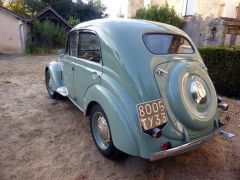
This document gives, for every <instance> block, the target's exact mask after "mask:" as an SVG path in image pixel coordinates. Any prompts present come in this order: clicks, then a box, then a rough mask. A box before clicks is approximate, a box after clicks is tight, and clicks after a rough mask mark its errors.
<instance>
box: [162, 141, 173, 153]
mask: <svg viewBox="0 0 240 180" xmlns="http://www.w3.org/2000/svg"><path fill="white" fill-rule="evenodd" d="M161 147H162V150H163V151H165V150H168V149H171V148H172V143H171V142H169V141H168V142H166V143H163V144H162V145H161Z"/></svg>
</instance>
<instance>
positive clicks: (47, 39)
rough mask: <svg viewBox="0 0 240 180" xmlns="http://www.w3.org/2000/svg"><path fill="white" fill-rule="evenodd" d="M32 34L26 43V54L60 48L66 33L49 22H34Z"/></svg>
mask: <svg viewBox="0 0 240 180" xmlns="http://www.w3.org/2000/svg"><path fill="white" fill-rule="evenodd" d="M32 29H33V34H32V35H30V36H29V37H28V39H27V41H26V52H27V53H38V52H39V51H40V52H42V51H44V50H50V49H56V48H61V47H63V46H64V44H65V38H66V35H67V31H66V30H65V29H64V28H63V27H60V26H59V25H56V24H54V23H53V22H50V21H43V22H40V21H34V22H33V25H32Z"/></svg>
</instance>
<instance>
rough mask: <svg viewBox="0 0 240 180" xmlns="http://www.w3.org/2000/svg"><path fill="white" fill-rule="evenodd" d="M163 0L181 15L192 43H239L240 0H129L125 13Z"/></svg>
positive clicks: (202, 44)
mask: <svg viewBox="0 0 240 180" xmlns="http://www.w3.org/2000/svg"><path fill="white" fill-rule="evenodd" d="M165 1H167V2H168V4H169V5H170V6H171V7H173V8H174V9H175V10H176V12H177V14H178V15H179V16H181V17H182V18H184V20H185V25H184V28H183V30H184V31H185V32H186V33H187V34H188V35H189V36H190V37H191V38H192V39H193V41H194V42H195V44H196V45H198V46H207V45H213V46H218V45H240V0H129V3H128V17H131V16H132V15H134V14H135V12H136V10H137V9H138V8H140V7H146V8H147V7H148V5H162V4H164V3H165Z"/></svg>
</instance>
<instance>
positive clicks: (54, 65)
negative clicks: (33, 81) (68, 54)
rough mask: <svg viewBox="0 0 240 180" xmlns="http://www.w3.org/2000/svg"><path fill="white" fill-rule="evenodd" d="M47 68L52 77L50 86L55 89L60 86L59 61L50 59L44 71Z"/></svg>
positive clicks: (60, 72)
mask: <svg viewBox="0 0 240 180" xmlns="http://www.w3.org/2000/svg"><path fill="white" fill-rule="evenodd" d="M47 70H49V72H50V75H51V78H52V81H53V82H52V86H53V89H54V90H55V91H56V90H57V88H59V87H61V86H62V71H61V68H60V64H59V62H56V61H52V62H50V63H49V64H48V65H47V66H46V69H45V71H47Z"/></svg>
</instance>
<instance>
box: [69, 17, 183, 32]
mask: <svg viewBox="0 0 240 180" xmlns="http://www.w3.org/2000/svg"><path fill="white" fill-rule="evenodd" d="M93 27H97V28H98V29H101V30H103V31H105V32H114V31H118V32H120V31H126V30H127V31H135V32H136V33H137V32H139V33H147V32H158V33H170V34H179V35H183V36H186V34H185V33H184V32H183V31H182V30H180V29H178V28H176V27H174V26H171V25H169V24H164V23H159V22H154V21H146V20H139V19H123V18H116V19H111V18H105V19H97V20H91V21H87V22H83V23H80V24H78V25H76V26H75V27H74V28H73V29H72V30H71V31H73V30H79V29H92V28H93Z"/></svg>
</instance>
